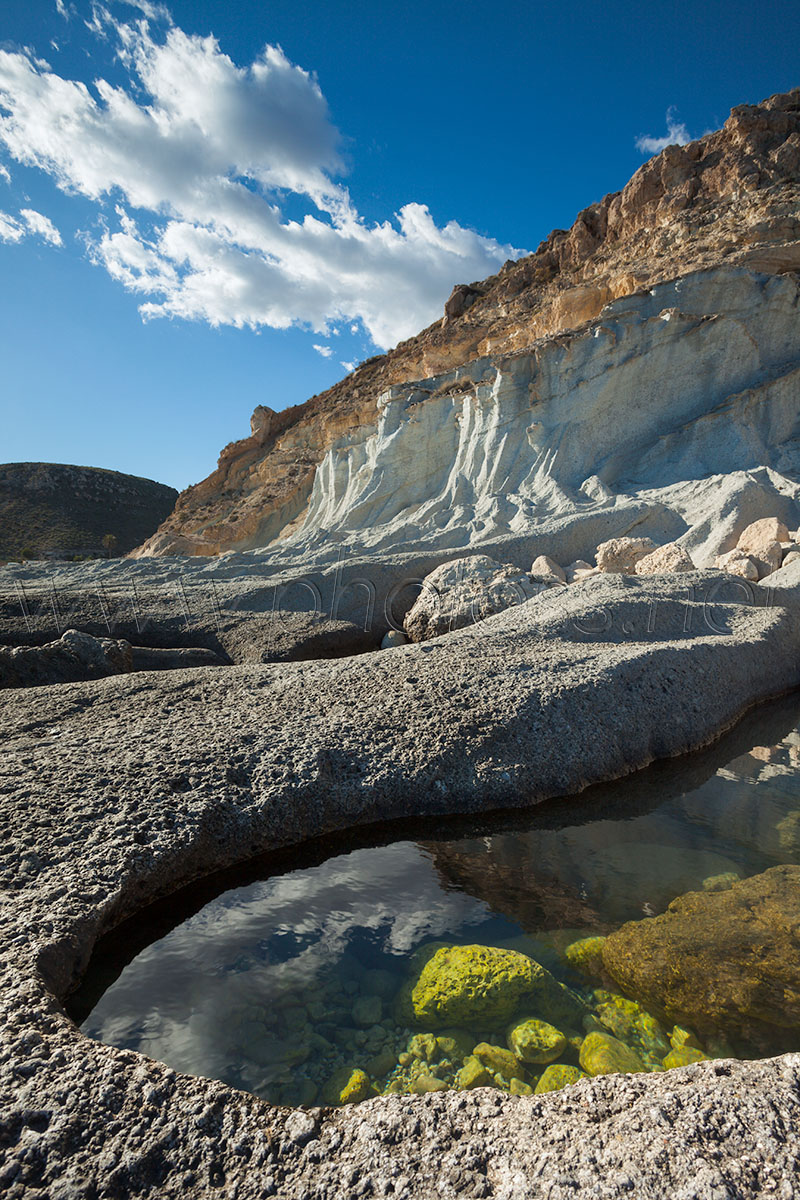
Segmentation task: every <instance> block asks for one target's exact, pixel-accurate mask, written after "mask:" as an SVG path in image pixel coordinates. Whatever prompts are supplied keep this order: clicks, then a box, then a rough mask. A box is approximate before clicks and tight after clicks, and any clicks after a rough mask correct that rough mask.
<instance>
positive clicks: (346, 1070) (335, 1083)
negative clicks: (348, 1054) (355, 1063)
mask: <svg viewBox="0 0 800 1200" xmlns="http://www.w3.org/2000/svg"><path fill="white" fill-rule="evenodd" d="M370 1093H371V1086H370V1079H369V1075H368V1074H367V1073H366V1071H362V1069H361V1068H360V1067H354V1068H353V1067H343V1068H342V1070H341V1071H337V1072H336V1074H335V1075H334V1076H333V1078H332V1079H331V1080H329V1082H328V1085H327V1087H326V1088H325V1095H324V1099H325V1101H326V1103H328V1104H358V1102H359V1100H366V1098H367V1096H369V1095H370Z"/></svg>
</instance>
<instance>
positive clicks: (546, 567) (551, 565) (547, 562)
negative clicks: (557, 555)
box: [531, 554, 567, 583]
mask: <svg viewBox="0 0 800 1200" xmlns="http://www.w3.org/2000/svg"><path fill="white" fill-rule="evenodd" d="M531 575H532V576H534V577H535V578H536V579H543V580H548V579H552V580H557V581H558V582H559V583H566V582H567V576H566V575H565V573H564V571H563V569H562V568H561V567H560V566H559V565H558V563H557V562H556V561H555V559H553V558H548V556H547V555H546V554H540V555H539V557H538V558H535V559H534V560H533V562H532V564H531Z"/></svg>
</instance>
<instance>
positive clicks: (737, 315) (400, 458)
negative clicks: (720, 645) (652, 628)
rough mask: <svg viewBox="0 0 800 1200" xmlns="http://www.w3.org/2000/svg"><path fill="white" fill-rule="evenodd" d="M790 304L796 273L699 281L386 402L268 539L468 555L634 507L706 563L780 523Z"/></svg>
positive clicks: (794, 417)
mask: <svg viewBox="0 0 800 1200" xmlns="http://www.w3.org/2000/svg"><path fill="white" fill-rule="evenodd" d="M799 296H800V293H799V291H798V285H797V281H796V279H795V277H794V276H764V275H757V274H754V273H751V272H748V271H745V270H741V269H737V270H710V271H702V272H696V273H694V274H692V275H690V276H687V277H685V278H683V279H680V280H677V281H675V282H673V283H667V284H659V285H658V286H656V287H654V288H652V289H650V290H649V291H647V292H645V293H643V294H637V295H635V296H630V297H626V298H625V299H624V300H617V301H615V302H613V303H612V304H609V305H608V306H607V307H606V308H605V309H604V310H603V312H602V313H601V315H600V317H599V318H598V319H597V320H595V321H592V322H590V323H589V324H588V325H587V326H586V327H585V328H584V329H582V330H579V331H577V332H575V333H572V334H569V335H562V336H559V337H552V338H547V339H544V340H542V341H540V342H538V343H536V344H535V345H534V346H533V347H532V348H531V349H530V350H529V351H527V352H524V353H520V354H516V355H513V356H510V357H507V358H503V359H495V358H492V357H487V358H482V359H479V360H476V361H475V362H473V363H470V364H468V365H467V366H465V367H462V368H458V369H457V370H456V371H454V372H452V373H449V374H447V375H443V376H436V377H434V378H432V379H429V380H425V381H423V382H420V383H417V384H415V385H410V386H407V387H398V388H393V389H391V390H390V391H389V392H387V393H385V394H384V395H383V396H382V397H381V400H380V405H379V416H378V419H377V422H376V426H375V428H374V430H370V431H364V430H360V431H359V434H358V436H355V437H347V436H345V437H343V438H341V439H339V441H338V442H337V444H336V445H335V446H333V447H332V448H331V449H330V450H329V451H328V452H327V454H326V455H325V458H324V459H323V461H322V463H321V464H320V466H319V467H318V468H317V470H316V473H315V477H314V481H313V485H312V488H311V492H310V496H309V498H308V502H307V504H306V506H305V508H304V509H303V510H302V511H301V512H300V513H299V514H298V516H297V517H296V518H295V520H294V521H293V522H292V523H291V524H290V525H288V526H287V527H285V528H284V530H282V531H281V535H282V540H283V541H284V542H288V543H290V544H295V545H297V544H304V545H306V546H308V547H312V546H313V544H314V543H315V542H317V541H321V540H322V539H324V538H325V537H326V536H327V535H328V534H329V533H330V532H335V533H337V534H338V535H340V537H342V536H343V537H344V539H345V540H347V541H349V542H351V543H354V544H358V545H360V546H364V547H372V548H374V549H380V548H383V547H387V548H388V547H392V548H395V549H396V548H398V547H399V546H402V545H404V544H407V545H408V546H409V547H410V546H413V545H416V544H418V543H420V542H422V541H428V542H430V543H434V544H438V545H440V546H444V547H449V546H452V547H454V548H455V547H461V546H474V545H479V544H480V543H481V542H482V541H485V540H487V539H489V538H494V537H497V536H498V535H503V534H507V533H516V534H519V533H525V532H526V531H527V530H529V529H530V530H531V531H533V530H535V529H537V528H539V527H540V526H541V523H542V522H543V521H548V520H552V519H555V518H565V517H567V518H574V519H575V520H579V519H580V517H581V515H582V514H585V513H586V512H587V511H589V510H594V509H596V508H598V507H605V506H611V505H614V504H617V503H619V502H620V500H621V499H623V498H625V497H631V498H633V497H636V498H642V497H643V498H645V499H646V500H647V501H648V502H649V503H650V504H651V505H652V506H653V508H654V509H655V508H656V507H657V506H659V505H665V506H666V507H667V509H669V510H671V512H672V513H673V514H674V517H675V520H674V521H673V524H672V527H673V529H675V530H679V531H680V532H681V534H682V536H681V537H680V540H681V543H682V544H683V545H685V547H686V548H687V549H689V550H690V552H693V557H695V561H696V562H697V563H698V565H706V564H707V563H708V562H709V561H710V559H711V557H712V556H713V555H714V554H715V553H717V552H719V551H720V550H722V549H727V548H728V544H729V543H731V542H732V541H733V540H734V535H735V534H738V533H739V532H740V530H741V528H742V527H743V526H744V524H746V523H747V520H749V519H750V516H751V514H752V512H754V511H759V512H760V511H761V510H762V509H763V510H764V511H765V513H766V512H769V513H773V512H775V513H785V515H786V517H787V518H788V519H789V523H790V524H791V525H792V526H794V525H796V523H797V521H796V516H797V512H796V509H795V505H796V502H797V498H798V495H800V489H798V487H797V485H796V484H795V483H794V482H793V477H796V475H797V473H798V471H799V470H800V416H799V415H798V404H797V395H798V387H800V323H798V297H799Z"/></svg>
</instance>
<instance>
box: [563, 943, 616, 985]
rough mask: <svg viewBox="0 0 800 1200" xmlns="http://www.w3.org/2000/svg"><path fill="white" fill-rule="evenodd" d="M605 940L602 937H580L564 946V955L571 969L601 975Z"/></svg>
mask: <svg viewBox="0 0 800 1200" xmlns="http://www.w3.org/2000/svg"><path fill="white" fill-rule="evenodd" d="M605 940H606V939H605V938H604V937H587V938H580V939H579V940H578V941H577V942H572V943H571V944H570V945H569V946H567V947H566V949H565V950H564V957H565V959H566V960H567V962H568V963H569V965H570V966H571V967H572V969H573V970H574V971H578V972H580V974H581V975H589V976H596V977H597V976H601V975H602V974H603V942H604V941H605Z"/></svg>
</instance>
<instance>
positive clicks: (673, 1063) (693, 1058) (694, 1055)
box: [664, 1046, 707, 1071]
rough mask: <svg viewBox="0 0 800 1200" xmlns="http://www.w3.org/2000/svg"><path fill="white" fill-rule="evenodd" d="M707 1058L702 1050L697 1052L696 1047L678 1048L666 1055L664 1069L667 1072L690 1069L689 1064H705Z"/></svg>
mask: <svg viewBox="0 0 800 1200" xmlns="http://www.w3.org/2000/svg"><path fill="white" fill-rule="evenodd" d="M706 1057H707V1056H706V1055H705V1054H703V1051H702V1050H695V1048H694V1046H678V1047H677V1048H675V1049H673V1050H670V1052H669V1054H667V1055H666V1057H665V1058H664V1067H665V1068H666V1070H667V1071H671V1070H672V1069H673V1067H688V1065H689V1063H695V1062H705V1061H706Z"/></svg>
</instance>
